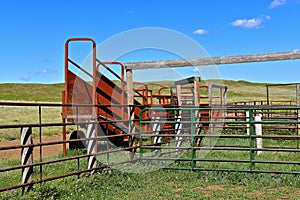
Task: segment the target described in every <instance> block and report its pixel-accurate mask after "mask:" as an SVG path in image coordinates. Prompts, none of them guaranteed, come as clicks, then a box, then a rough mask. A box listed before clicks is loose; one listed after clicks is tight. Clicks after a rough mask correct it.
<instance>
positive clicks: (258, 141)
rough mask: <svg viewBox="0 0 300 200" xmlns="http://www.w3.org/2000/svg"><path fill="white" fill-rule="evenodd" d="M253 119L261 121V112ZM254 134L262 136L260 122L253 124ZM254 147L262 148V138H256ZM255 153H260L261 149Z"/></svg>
mask: <svg viewBox="0 0 300 200" xmlns="http://www.w3.org/2000/svg"><path fill="white" fill-rule="evenodd" d="M255 121H256V122H260V121H261V114H258V115H257V116H255ZM255 134H256V136H262V124H255ZM256 147H257V148H258V149H261V148H263V142H262V138H256ZM256 153H257V155H260V154H262V151H257V152H256Z"/></svg>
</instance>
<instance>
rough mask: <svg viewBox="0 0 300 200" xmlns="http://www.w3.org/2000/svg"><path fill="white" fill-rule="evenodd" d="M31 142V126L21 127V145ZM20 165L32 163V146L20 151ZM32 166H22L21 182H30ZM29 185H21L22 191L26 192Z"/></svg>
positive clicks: (29, 187)
mask: <svg viewBox="0 0 300 200" xmlns="http://www.w3.org/2000/svg"><path fill="white" fill-rule="evenodd" d="M30 144H33V142H32V130H31V127H23V128H21V145H30ZM21 156H22V166H27V165H30V164H32V163H33V147H32V146H31V147H23V148H22V151H21ZM32 174H33V166H30V167H24V168H22V184H26V183H30V182H31V181H32ZM30 189H31V186H26V187H23V189H22V193H24V192H28V191H29V190H30Z"/></svg>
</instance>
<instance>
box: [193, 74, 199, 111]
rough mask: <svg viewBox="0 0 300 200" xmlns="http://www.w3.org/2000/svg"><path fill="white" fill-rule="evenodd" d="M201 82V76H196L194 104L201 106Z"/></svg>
mask: <svg viewBox="0 0 300 200" xmlns="http://www.w3.org/2000/svg"><path fill="white" fill-rule="evenodd" d="M199 82H200V78H199V77H197V76H195V77H194V106H195V107H199V103H200V102H199V99H200V98H199V96H200V94H199Z"/></svg>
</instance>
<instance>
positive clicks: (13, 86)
mask: <svg viewBox="0 0 300 200" xmlns="http://www.w3.org/2000/svg"><path fill="white" fill-rule="evenodd" d="M63 88H64V85H63V84H18V83H7V84H0V100H5V101H35V102H61V93H62V91H63Z"/></svg>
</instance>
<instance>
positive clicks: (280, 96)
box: [0, 80, 295, 102]
mask: <svg viewBox="0 0 300 200" xmlns="http://www.w3.org/2000/svg"><path fill="white" fill-rule="evenodd" d="M209 83H215V84H224V85H226V86H228V94H227V99H228V102H237V101H264V100H266V86H265V85H266V84H265V83H251V82H247V81H231V80H223V81H221V80H209V81H201V85H206V84H209ZM148 85H149V89H152V90H153V94H157V91H158V89H159V88H160V87H161V86H170V85H174V82H173V81H160V82H151V83H148ZM63 87H64V86H63V84H62V83H61V84H15V83H13V84H0V100H5V101H34V102H61V93H62V91H63ZM270 100H273V101H275V100H277V101H283V100H288V101H295V87H293V86H280V87H273V88H270Z"/></svg>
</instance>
